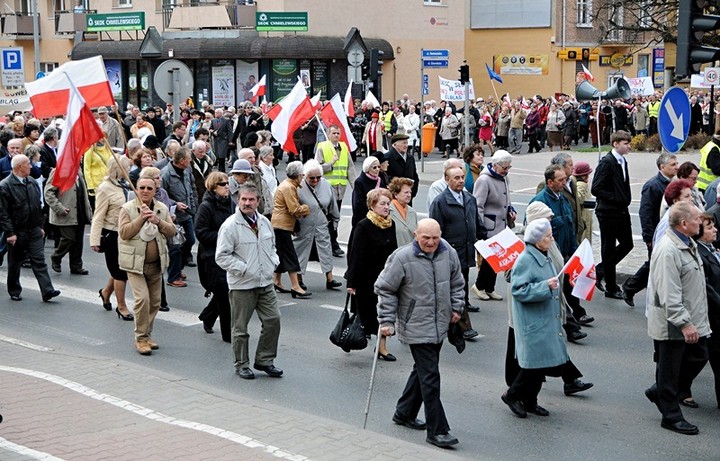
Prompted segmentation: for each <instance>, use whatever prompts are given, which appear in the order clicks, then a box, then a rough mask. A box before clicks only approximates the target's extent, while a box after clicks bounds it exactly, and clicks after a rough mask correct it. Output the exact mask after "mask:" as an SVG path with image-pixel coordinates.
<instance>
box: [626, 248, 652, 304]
mask: <svg viewBox="0 0 720 461" xmlns="http://www.w3.org/2000/svg"><path fill="white" fill-rule="evenodd" d="M651 254H652V250H648V260H647V261H645V263H644V264H643V265H642V266H640V268H639V269H638V270H637V272H635V274H634V275H633V276H632V277H630V278H629V279H627V280H625V282H624V283H623V290H625V291H626V292H627V294H628V295H630V296H635V295H636V294H637V293H639V292H641V291H642V290H644V289H645V288H647V285H648V280H649V279H650V256H651Z"/></svg>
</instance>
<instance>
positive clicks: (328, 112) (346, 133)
mask: <svg viewBox="0 0 720 461" xmlns="http://www.w3.org/2000/svg"><path fill="white" fill-rule="evenodd" d="M320 112H321V113H322V118H323V120H324V121H325V125H327V126H330V125H337V126H339V127H340V141H342V142H344V143H345V144H347V146H348V149H349V150H350V152H353V151H354V150H355V149H357V141H356V140H355V137H354V136H353V135H352V131H350V126H349V125H348V122H347V115H346V114H345V109H344V108H343V103H342V101H341V100H340V95H339V94H337V93H335V96H333V97H332V99H331V100H330V101H328V104H326V105H325V107H323V108H322V110H321V111H320Z"/></svg>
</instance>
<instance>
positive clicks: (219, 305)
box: [198, 290, 232, 343]
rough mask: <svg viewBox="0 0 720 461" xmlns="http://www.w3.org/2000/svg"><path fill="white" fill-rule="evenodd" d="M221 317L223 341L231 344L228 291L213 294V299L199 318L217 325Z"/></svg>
mask: <svg viewBox="0 0 720 461" xmlns="http://www.w3.org/2000/svg"><path fill="white" fill-rule="evenodd" d="M218 317H220V334H221V335H222V339H223V341H225V342H226V343H229V342H231V340H232V336H231V335H230V298H228V291H227V290H225V291H222V292H218V293H213V296H212V298H211V299H210V302H209V303H208V305H207V306H206V307H205V309H203V311H202V312H201V313H200V315H199V316H198V318H199V319H200V320H202V321H203V322H205V321H207V323H211V321H212V323H215V320H217V318H218Z"/></svg>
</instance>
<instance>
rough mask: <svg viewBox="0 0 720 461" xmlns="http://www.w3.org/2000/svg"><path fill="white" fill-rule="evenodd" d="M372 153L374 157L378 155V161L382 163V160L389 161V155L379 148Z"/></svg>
mask: <svg viewBox="0 0 720 461" xmlns="http://www.w3.org/2000/svg"><path fill="white" fill-rule="evenodd" d="M372 155H373V157H377V159H378V162H380V163H382V162H387V161H388V158H387V155H385V154H384V153H382V152H380V151H379V150H378V151H375V152H373V153H372Z"/></svg>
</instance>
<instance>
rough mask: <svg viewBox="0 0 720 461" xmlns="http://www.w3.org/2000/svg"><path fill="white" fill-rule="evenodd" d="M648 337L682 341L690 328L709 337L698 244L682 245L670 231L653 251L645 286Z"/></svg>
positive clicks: (705, 293) (670, 230)
mask: <svg viewBox="0 0 720 461" xmlns="http://www.w3.org/2000/svg"><path fill="white" fill-rule="evenodd" d="M647 289H648V302H647V312H646V315H647V319H648V334H649V335H650V337H651V338H652V339H655V340H658V341H665V340H683V339H684V337H683V334H682V331H681V330H682V328H684V327H686V326H688V325H690V324H693V325H695V328H697V331H698V335H699V336H701V337H703V336H708V335H709V334H710V333H711V331H710V323H709V321H708V305H707V291H706V289H705V273H704V271H703V264H702V261H701V260H700V253H699V252H698V249H697V244H696V243H695V241H693V240H692V239H691V240H690V245H687V244H686V243H685V242H683V241H682V240H681V239H680V238H679V237H678V236H677V235H676V234H675V232H674V231H673V230H672V228H670V229H668V230H667V232H666V233H665V235H664V236H663V237H662V238H661V239H660V240H659V241H658V243H657V245H656V246H654V247H653V251H652V257H651V258H650V283H649V284H648V288H647Z"/></svg>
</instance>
